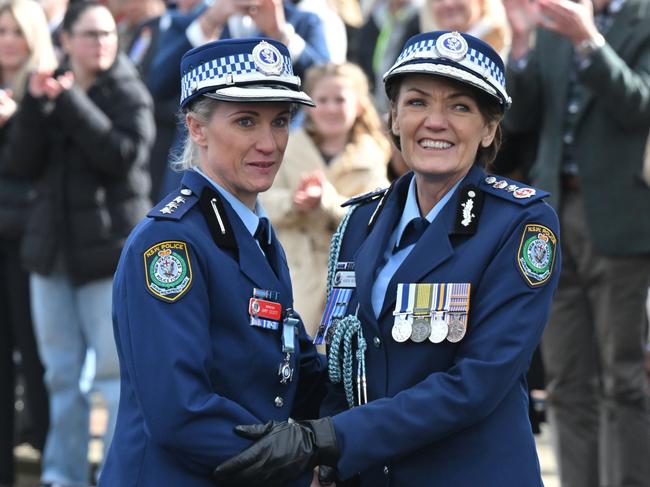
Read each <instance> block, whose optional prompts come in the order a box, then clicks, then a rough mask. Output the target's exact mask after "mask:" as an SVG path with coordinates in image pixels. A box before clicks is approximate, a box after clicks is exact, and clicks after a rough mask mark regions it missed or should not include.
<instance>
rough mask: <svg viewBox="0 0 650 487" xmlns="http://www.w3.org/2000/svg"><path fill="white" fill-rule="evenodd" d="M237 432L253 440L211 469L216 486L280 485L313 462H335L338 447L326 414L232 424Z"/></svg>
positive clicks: (304, 470) (314, 463) (311, 466)
mask: <svg viewBox="0 0 650 487" xmlns="http://www.w3.org/2000/svg"><path fill="white" fill-rule="evenodd" d="M235 432H236V433H237V434H238V435H239V436H243V437H244V438H248V439H250V440H257V441H256V442H255V443H253V444H252V445H251V446H250V447H248V448H247V449H246V450H244V451H243V452H241V453H240V454H239V455H236V456H234V457H232V458H230V459H228V460H226V461H225V462H223V463H222V464H221V465H219V466H218V467H217V468H216V469H215V471H214V477H215V479H216V480H217V482H218V484H219V485H220V486H224V487H250V486H252V485H264V486H265V487H280V486H282V485H285V484H286V483H287V482H290V481H291V480H293V479H295V478H297V477H298V476H299V475H301V474H303V473H304V472H306V471H307V470H312V469H313V468H314V467H315V466H316V465H329V466H332V467H334V466H336V462H337V461H338V457H339V449H338V445H337V443H336V434H335V432H334V425H333V424H332V420H331V419H330V418H322V419H316V420H312V421H301V422H298V423H296V422H283V423H279V422H276V421H269V422H268V423H266V424H254V425H247V426H236V427H235Z"/></svg>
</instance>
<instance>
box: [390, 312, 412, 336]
mask: <svg viewBox="0 0 650 487" xmlns="http://www.w3.org/2000/svg"><path fill="white" fill-rule="evenodd" d="M412 322H413V317H412V316H409V315H403V314H400V315H396V316H395V322H394V323H393V328H392V330H391V335H392V336H393V340H395V341H396V342H398V343H404V342H405V341H406V340H408V339H409V338H410V337H411V330H412V325H411V323H412Z"/></svg>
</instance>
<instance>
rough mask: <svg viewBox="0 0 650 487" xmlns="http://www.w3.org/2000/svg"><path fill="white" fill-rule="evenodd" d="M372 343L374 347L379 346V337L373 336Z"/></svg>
mask: <svg viewBox="0 0 650 487" xmlns="http://www.w3.org/2000/svg"><path fill="white" fill-rule="evenodd" d="M372 344H373V345H374V346H375V348H379V347H381V338H379V337H375V338H373V339H372Z"/></svg>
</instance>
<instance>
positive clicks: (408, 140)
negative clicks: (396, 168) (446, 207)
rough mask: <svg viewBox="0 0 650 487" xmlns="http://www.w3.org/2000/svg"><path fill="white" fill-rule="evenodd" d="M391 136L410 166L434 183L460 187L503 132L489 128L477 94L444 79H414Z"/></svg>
mask: <svg viewBox="0 0 650 487" xmlns="http://www.w3.org/2000/svg"><path fill="white" fill-rule="evenodd" d="M391 119H392V125H391V130H392V131H393V134H395V135H396V136H397V137H399V140H400V144H401V147H402V155H403V156H404V160H405V161H406V163H407V165H408V166H409V167H410V168H411V169H413V171H414V172H415V173H416V175H418V176H419V177H421V178H423V179H424V180H428V181H432V182H434V181H438V182H441V181H442V182H444V181H450V182H452V183H453V182H455V181H458V180H459V179H460V178H461V177H463V176H464V175H465V174H467V172H468V171H469V169H470V168H471V167H472V165H473V164H474V161H475V160H476V156H477V152H478V149H479V146H483V147H488V146H489V145H490V144H491V143H492V140H493V139H494V135H495V132H496V129H497V126H498V123H497V122H496V121H493V122H488V121H487V120H486V118H485V116H484V115H483V113H482V111H481V107H480V106H479V103H478V100H477V98H476V96H475V95H474V92H473V91H472V90H471V89H470V88H468V87H467V86H466V85H465V84H463V83H460V82H457V81H453V80H450V79H447V78H444V77H441V76H427V75H409V76H406V77H405V78H404V80H403V81H402V82H401V84H400V87H399V91H398V94H397V98H396V99H395V101H394V102H393V103H392V107H391Z"/></svg>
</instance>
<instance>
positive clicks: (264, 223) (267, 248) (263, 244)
mask: <svg viewBox="0 0 650 487" xmlns="http://www.w3.org/2000/svg"><path fill="white" fill-rule="evenodd" d="M270 235H271V223H270V222H269V219H268V218H264V217H262V218H260V221H259V223H258V224H257V229H256V230H255V233H254V234H253V237H255V240H257V241H258V243H259V244H260V248H261V249H262V251H263V252H264V256H265V257H266V260H267V262H268V263H269V265H270V266H271V269H273V272H275V275H276V276H278V275H279V274H278V269H277V266H276V258H275V249H274V248H273V245H272V242H271V238H270Z"/></svg>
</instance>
